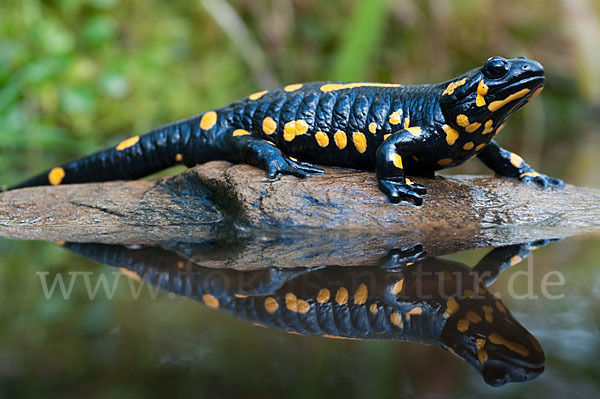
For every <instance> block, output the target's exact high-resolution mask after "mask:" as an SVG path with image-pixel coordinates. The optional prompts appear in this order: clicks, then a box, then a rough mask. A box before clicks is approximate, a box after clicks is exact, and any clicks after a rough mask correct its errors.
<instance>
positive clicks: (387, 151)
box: [375, 130, 427, 205]
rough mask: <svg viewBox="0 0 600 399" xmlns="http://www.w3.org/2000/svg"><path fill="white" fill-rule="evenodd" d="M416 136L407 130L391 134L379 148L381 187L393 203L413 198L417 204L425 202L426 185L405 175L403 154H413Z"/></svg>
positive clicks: (377, 162) (377, 164) (376, 166)
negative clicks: (412, 148)
mask: <svg viewBox="0 0 600 399" xmlns="http://www.w3.org/2000/svg"><path fill="white" fill-rule="evenodd" d="M415 140H416V138H415V136H414V135H413V134H412V133H410V132H409V131H407V130H401V131H399V132H397V133H394V134H393V135H391V136H390V137H389V138H388V139H387V140H386V141H384V142H383V143H382V144H381V145H380V146H379V148H378V149H377V155H376V160H375V171H376V172H377V181H378V183H379V188H380V189H381V191H383V192H384V193H385V194H386V195H387V196H388V198H389V200H390V201H391V202H393V203H398V202H400V201H401V200H412V201H413V202H414V203H415V205H421V204H423V197H422V195H423V194H425V193H426V192H427V190H426V189H425V187H424V186H421V185H419V184H415V183H413V182H412V181H410V180H409V179H407V178H406V177H405V176H404V165H403V158H402V157H403V156H407V155H410V154H411V152H412V151H411V147H414V146H415Z"/></svg>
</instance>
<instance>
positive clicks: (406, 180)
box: [404, 177, 415, 185]
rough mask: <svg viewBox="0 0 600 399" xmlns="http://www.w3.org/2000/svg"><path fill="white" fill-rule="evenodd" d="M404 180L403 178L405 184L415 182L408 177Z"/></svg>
mask: <svg viewBox="0 0 600 399" xmlns="http://www.w3.org/2000/svg"><path fill="white" fill-rule="evenodd" d="M404 180H405V182H406V184H410V185H413V184H415V182H414V181H412V180H410V179H409V178H408V177H405V178H404Z"/></svg>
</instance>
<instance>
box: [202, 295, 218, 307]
mask: <svg viewBox="0 0 600 399" xmlns="http://www.w3.org/2000/svg"><path fill="white" fill-rule="evenodd" d="M202 301H203V302H204V304H205V305H206V306H208V307H209V308H213V309H216V308H218V307H219V300H218V299H217V298H215V297H214V296H212V295H210V294H204V295H202Z"/></svg>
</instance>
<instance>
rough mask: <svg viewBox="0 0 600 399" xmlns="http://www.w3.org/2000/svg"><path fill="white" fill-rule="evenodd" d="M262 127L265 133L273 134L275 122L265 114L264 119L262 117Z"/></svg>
mask: <svg viewBox="0 0 600 399" xmlns="http://www.w3.org/2000/svg"><path fill="white" fill-rule="evenodd" d="M262 129H263V132H265V134H266V135H270V134H273V133H275V130H277V123H275V120H274V119H273V118H271V117H270V116H267V117H266V118H265V119H263V123H262Z"/></svg>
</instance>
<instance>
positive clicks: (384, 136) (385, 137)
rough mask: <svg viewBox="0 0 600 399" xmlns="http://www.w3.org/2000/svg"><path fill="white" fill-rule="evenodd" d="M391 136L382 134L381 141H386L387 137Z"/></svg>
mask: <svg viewBox="0 0 600 399" xmlns="http://www.w3.org/2000/svg"><path fill="white" fill-rule="evenodd" d="M390 136H391V134H384V135H383V141H386V140H387V139H388V137H390Z"/></svg>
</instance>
